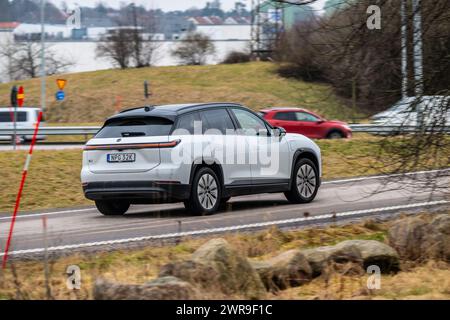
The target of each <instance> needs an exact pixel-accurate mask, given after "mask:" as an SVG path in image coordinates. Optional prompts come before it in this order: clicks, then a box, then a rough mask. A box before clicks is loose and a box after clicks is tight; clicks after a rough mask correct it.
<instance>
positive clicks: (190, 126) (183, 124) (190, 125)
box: [177, 112, 200, 134]
mask: <svg viewBox="0 0 450 320" xmlns="http://www.w3.org/2000/svg"><path fill="white" fill-rule="evenodd" d="M195 122H198V123H200V117H199V115H198V113H197V112H192V113H188V114H184V115H181V116H180V118H179V119H178V123H177V130H182V129H183V130H187V131H188V132H189V134H194V132H195V130H194V129H195V128H194V125H195Z"/></svg>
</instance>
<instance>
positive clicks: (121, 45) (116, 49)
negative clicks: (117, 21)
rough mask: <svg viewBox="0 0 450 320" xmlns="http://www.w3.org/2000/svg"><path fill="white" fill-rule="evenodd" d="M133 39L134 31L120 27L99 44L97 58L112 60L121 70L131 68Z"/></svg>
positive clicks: (103, 38)
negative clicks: (131, 44)
mask: <svg viewBox="0 0 450 320" xmlns="http://www.w3.org/2000/svg"><path fill="white" fill-rule="evenodd" d="M133 37H134V31H132V30H130V29H128V28H122V27H119V28H117V29H115V30H111V31H109V33H108V34H107V35H105V36H103V37H102V39H101V41H100V42H99V43H98V44H97V49H96V51H97V57H103V58H107V59H110V60H111V61H112V62H113V63H114V64H116V65H118V66H119V67H120V68H121V69H126V68H129V67H130V66H131V62H132V57H133V48H132V46H130V43H133Z"/></svg>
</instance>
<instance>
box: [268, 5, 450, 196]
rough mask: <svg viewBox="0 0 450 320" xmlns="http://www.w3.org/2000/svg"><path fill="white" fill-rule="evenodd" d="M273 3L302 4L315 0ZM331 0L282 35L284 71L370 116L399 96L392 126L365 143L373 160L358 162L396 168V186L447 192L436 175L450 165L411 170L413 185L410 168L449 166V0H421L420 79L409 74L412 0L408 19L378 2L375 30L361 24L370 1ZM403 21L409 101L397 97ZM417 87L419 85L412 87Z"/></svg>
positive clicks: (381, 168) (443, 173)
mask: <svg viewBox="0 0 450 320" xmlns="http://www.w3.org/2000/svg"><path fill="white" fill-rule="evenodd" d="M278 2H284V3H288V4H296V5H302V4H305V3H307V2H313V1H283V0H279V1H278ZM333 3H334V4H335V6H336V8H335V10H330V13H329V14H327V15H325V16H322V17H318V18H317V19H316V20H314V21H308V22H306V23H303V24H301V25H299V26H298V27H297V28H295V29H294V30H292V31H290V32H288V33H287V34H285V36H284V39H283V40H284V41H282V42H283V43H282V45H281V46H280V47H279V48H278V50H277V51H278V56H279V60H280V61H283V62H289V65H288V67H287V68H286V65H285V64H284V65H283V68H284V70H283V72H284V73H287V72H290V74H291V75H292V74H294V75H298V76H300V77H301V78H303V79H305V80H322V81H323V80H325V81H327V82H329V83H330V84H331V85H332V86H333V88H334V89H335V92H336V93H337V94H338V95H340V96H341V97H344V98H348V99H352V100H354V101H355V105H356V106H357V107H358V108H360V109H364V110H365V111H366V112H367V113H368V114H373V113H376V112H377V111H380V110H385V109H387V108H388V107H390V106H392V105H393V104H394V103H396V102H398V103H397V104H396V105H397V106H399V107H400V108H401V109H402V111H401V112H402V114H399V115H398V117H397V119H398V120H396V123H395V130H393V131H391V132H390V135H387V136H381V137H379V138H378V139H375V140H373V141H371V142H370V143H371V144H374V148H371V150H372V151H371V153H370V154H367V155H365V157H368V158H367V159H372V160H371V161H369V160H368V161H365V162H364V163H363V164H362V165H365V166H366V169H367V171H369V172H374V171H376V172H379V173H385V174H396V175H395V176H394V178H390V179H387V180H386V182H387V183H390V182H395V183H396V185H397V186H398V185H401V188H408V187H411V188H416V189H415V190H418V189H417V188H419V189H420V188H421V187H422V186H423V187H431V188H436V189H438V188H439V189H440V190H441V189H444V190H445V192H449V188H448V180H445V179H442V178H443V177H449V176H450V170H443V171H442V170H441V171H435V172H434V173H432V174H428V175H426V176H423V175H422V176H416V179H413V183H412V184H410V183H409V182H411V177H412V176H411V175H410V174H409V173H410V172H415V171H421V170H429V169H441V168H444V169H447V168H449V167H450V156H449V154H450V139H449V135H448V134H449V127H448V126H449V125H450V89H449V86H450V76H449V74H450V56H449V54H448V52H449V50H450V38H449V37H448V32H449V30H450V2H449V1H447V0H436V1H432V2H430V1H422V7H421V12H422V19H421V20H422V31H423V69H424V77H423V82H422V81H418V80H417V77H415V70H414V69H415V62H417V56H416V52H417V48H415V46H416V44H417V40H416V37H417V34H416V35H415V34H414V33H415V29H414V28H413V25H414V18H415V16H416V12H415V11H414V8H413V6H412V2H411V1H406V2H405V3H407V10H406V11H407V14H406V19H405V20H406V21H403V20H402V19H401V15H400V11H401V10H400V4H401V2H400V1H397V0H379V1H376V5H378V6H379V7H380V8H381V12H382V28H381V30H370V29H369V28H368V27H367V19H368V16H369V15H368V13H367V8H368V7H369V6H370V5H372V4H374V1H369V0H359V1H351V0H347V1H346V0H341V1H333ZM402 26H406V27H407V30H408V41H407V42H408V44H407V47H406V49H407V51H408V57H407V60H408V64H409V68H408V70H407V71H408V74H409V75H408V83H409V85H408V88H407V91H408V95H409V97H408V98H407V99H402V69H401V66H402V63H401V62H402V50H403V49H405V47H403V46H402V41H401V37H402V34H401V30H402ZM415 49H416V50H415ZM286 69H288V70H286ZM289 69H290V70H289ZM422 86H423V88H424V90H422V89H420V90H418V88H421V87H422ZM422 91H423V92H422ZM373 150H376V151H375V154H374V152H373ZM399 181H402V183H400V184H399V183H398V182H399ZM439 181H440V182H439ZM442 181H444V184H442ZM385 190H388V188H385Z"/></svg>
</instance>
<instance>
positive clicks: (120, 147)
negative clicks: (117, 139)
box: [83, 140, 181, 151]
mask: <svg viewBox="0 0 450 320" xmlns="http://www.w3.org/2000/svg"><path fill="white" fill-rule="evenodd" d="M180 142H181V140H174V141H170V142H154V143H129V144H102V145H93V146H85V147H84V148H83V150H85V151H92V150H125V149H127V150H130V149H155V148H174V147H176V146H177V145H178V144H180Z"/></svg>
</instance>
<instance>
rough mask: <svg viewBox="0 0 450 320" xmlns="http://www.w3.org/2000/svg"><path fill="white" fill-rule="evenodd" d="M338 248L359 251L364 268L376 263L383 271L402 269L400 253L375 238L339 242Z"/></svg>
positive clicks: (345, 250) (346, 250)
mask: <svg viewBox="0 0 450 320" xmlns="http://www.w3.org/2000/svg"><path fill="white" fill-rule="evenodd" d="M335 247H336V249H337V250H338V251H339V250H342V251H343V252H347V253H350V252H355V253H357V252H359V257H360V259H361V261H362V265H363V267H364V269H367V268H368V267H369V266H372V265H376V266H378V267H380V269H381V272H383V273H389V272H397V271H399V270H400V262H399V256H398V253H397V252H396V251H395V250H394V249H393V248H391V247H390V246H388V245H386V244H384V243H382V242H379V241H375V240H348V241H344V242H341V243H339V244H337V245H336V246H335Z"/></svg>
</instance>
